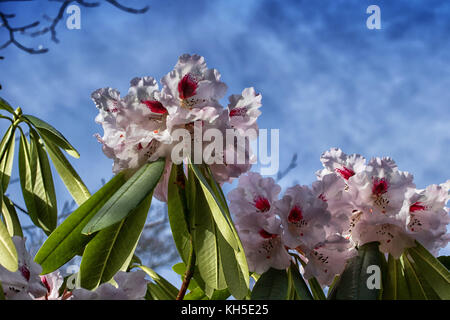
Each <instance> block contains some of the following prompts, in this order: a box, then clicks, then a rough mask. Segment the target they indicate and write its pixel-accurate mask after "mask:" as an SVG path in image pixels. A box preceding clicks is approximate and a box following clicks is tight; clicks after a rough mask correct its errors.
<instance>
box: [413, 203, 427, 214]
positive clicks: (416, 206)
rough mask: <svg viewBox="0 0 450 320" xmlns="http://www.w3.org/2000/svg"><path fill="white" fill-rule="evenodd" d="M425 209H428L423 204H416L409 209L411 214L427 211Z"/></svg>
mask: <svg viewBox="0 0 450 320" xmlns="http://www.w3.org/2000/svg"><path fill="white" fill-rule="evenodd" d="M425 209H426V207H425V206H424V205H423V204H422V203H421V202H414V203H413V204H412V205H411V206H410V207H409V212H416V211H421V210H425Z"/></svg>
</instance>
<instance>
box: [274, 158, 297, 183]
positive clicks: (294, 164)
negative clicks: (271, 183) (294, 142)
mask: <svg viewBox="0 0 450 320" xmlns="http://www.w3.org/2000/svg"><path fill="white" fill-rule="evenodd" d="M295 167H297V154H296V153H294V155H293V156H292V159H291V162H290V163H289V165H288V167H287V168H286V169H285V170H284V171H279V172H278V174H277V182H278V181H280V180H281V179H283V178H284V177H285V176H286V175H287V174H288V173H289V172H290V171H291V170H292V169H294V168H295Z"/></svg>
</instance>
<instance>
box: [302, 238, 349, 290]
mask: <svg viewBox="0 0 450 320" xmlns="http://www.w3.org/2000/svg"><path fill="white" fill-rule="evenodd" d="M355 255H357V251H356V249H355V248H354V246H353V245H352V243H351V242H350V241H349V240H347V239H345V238H344V237H342V236H339V235H337V234H334V235H330V236H328V237H327V238H326V239H325V241H323V242H322V243H318V244H317V245H316V246H315V247H314V248H311V249H306V250H305V257H306V258H307V260H308V261H307V263H306V266H305V273H304V276H305V278H306V279H310V278H312V277H315V278H316V279H317V280H318V281H319V283H320V284H321V285H322V286H325V285H328V286H329V285H331V283H332V282H333V280H334V277H335V276H337V275H340V274H341V273H342V271H344V268H345V265H346V263H347V260H348V259H350V258H352V257H354V256H355Z"/></svg>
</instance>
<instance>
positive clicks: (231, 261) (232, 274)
mask: <svg viewBox="0 0 450 320" xmlns="http://www.w3.org/2000/svg"><path fill="white" fill-rule="evenodd" d="M217 240H218V243H219V251H220V258H221V261H222V262H223V274H224V276H225V281H226V283H227V286H228V290H229V291H230V293H231V294H232V295H233V297H235V298H236V299H243V298H244V297H245V296H246V295H247V294H248V290H249V287H248V282H247V281H246V278H247V279H248V277H249V276H248V272H247V274H244V273H242V269H241V267H240V265H239V262H238V260H237V259H236V254H237V253H236V252H235V251H234V250H233V248H232V247H231V246H230V245H229V244H228V242H227V241H225V239H224V238H223V237H222V234H221V233H220V232H218V233H217ZM242 254H244V251H242ZM244 257H245V256H244Z"/></svg>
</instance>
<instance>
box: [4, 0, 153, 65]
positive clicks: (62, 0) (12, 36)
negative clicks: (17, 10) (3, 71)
mask: <svg viewBox="0 0 450 320" xmlns="http://www.w3.org/2000/svg"><path fill="white" fill-rule="evenodd" d="M31 1H34V0H0V3H3V2H31ZM48 1H49V2H58V3H59V5H60V6H59V9H58V13H57V15H56V16H55V17H54V18H51V17H49V16H47V15H44V16H43V20H44V22H50V25H48V26H45V27H43V28H42V29H37V30H36V28H37V27H39V26H41V25H42V24H44V23H41V22H42V21H34V22H32V23H29V24H26V25H24V26H21V27H13V26H12V25H11V23H10V20H11V19H13V18H15V17H16V15H15V14H8V13H5V12H2V11H0V22H1V25H0V30H1V29H2V28H5V29H6V30H7V33H8V36H9V39H8V40H7V41H6V42H4V43H2V44H0V50H1V49H4V48H6V47H8V46H9V45H14V46H16V47H17V48H19V49H21V50H23V51H25V52H28V53H30V54H41V53H46V52H48V48H44V47H42V46H39V47H38V48H37V49H35V48H31V47H28V46H25V45H24V44H22V43H21V42H20V41H19V40H17V37H16V35H17V34H18V33H19V34H22V35H23V34H24V35H28V36H31V37H38V36H42V35H45V34H47V33H50V35H51V40H52V41H53V42H55V43H59V39H58V37H57V32H56V28H57V26H58V24H59V23H60V22H61V20H62V19H63V17H64V13H65V11H66V9H67V7H68V6H69V4H71V3H77V4H79V5H80V6H82V7H85V8H95V7H99V6H100V4H101V3H100V2H88V1H85V0H48ZM104 1H105V2H107V3H109V4H111V5H112V6H114V7H116V8H118V9H119V10H121V11H124V12H127V13H132V14H142V13H145V12H147V11H148V9H149V6H145V7H143V8H141V9H135V8H131V7H128V6H125V5H123V4H121V3H119V2H118V1H116V0H104ZM32 30H34V31H32ZM0 58H2V57H0Z"/></svg>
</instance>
